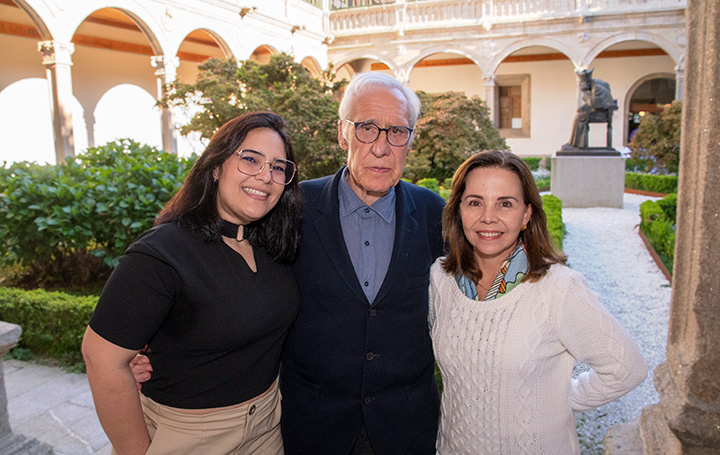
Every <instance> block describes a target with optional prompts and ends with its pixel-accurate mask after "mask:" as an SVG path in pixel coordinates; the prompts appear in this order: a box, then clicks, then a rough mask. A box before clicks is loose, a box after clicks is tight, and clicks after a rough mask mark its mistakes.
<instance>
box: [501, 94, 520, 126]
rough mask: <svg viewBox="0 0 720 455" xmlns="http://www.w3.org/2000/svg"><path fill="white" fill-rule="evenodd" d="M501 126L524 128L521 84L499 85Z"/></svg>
mask: <svg viewBox="0 0 720 455" xmlns="http://www.w3.org/2000/svg"><path fill="white" fill-rule="evenodd" d="M499 92H500V128H522V96H521V94H522V89H521V87H520V86H519V85H510V86H507V87H499Z"/></svg>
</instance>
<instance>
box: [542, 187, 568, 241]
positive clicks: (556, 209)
mask: <svg viewBox="0 0 720 455" xmlns="http://www.w3.org/2000/svg"><path fill="white" fill-rule="evenodd" d="M542 201H543V211H545V216H546V217H547V227H548V232H549V233H550V239H551V240H552V241H553V243H554V244H555V247H556V248H557V249H559V250H560V251H562V249H563V241H564V240H565V223H564V222H563V219H562V201H561V200H560V199H559V198H558V197H557V196H553V195H552V194H545V195H543V196H542Z"/></svg>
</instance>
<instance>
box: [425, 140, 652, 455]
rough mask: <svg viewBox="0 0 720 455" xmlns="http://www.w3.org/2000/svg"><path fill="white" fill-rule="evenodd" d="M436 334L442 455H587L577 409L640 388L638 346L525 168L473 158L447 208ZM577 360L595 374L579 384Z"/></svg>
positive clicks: (501, 158) (434, 290)
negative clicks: (573, 253)
mask: <svg viewBox="0 0 720 455" xmlns="http://www.w3.org/2000/svg"><path fill="white" fill-rule="evenodd" d="M443 236H444V239H445V241H446V242H447V245H448V255H447V256H446V257H444V258H440V259H438V260H437V261H436V262H435V264H434V265H433V266H432V269H431V278H430V329H431V334H432V338H433V344H434V349H435V357H436V359H437V363H438V365H439V366H440V370H441V372H442V377H443V384H444V391H443V396H442V417H441V423H440V433H439V435H438V452H439V453H440V455H460V454H472V455H478V454H491V455H500V454H538V455H540V454H543V455H545V454H547V455H564V454H579V453H580V450H579V446H578V439H577V434H576V432H575V422H574V419H573V411H584V410H587V409H590V408H593V407H596V406H600V405H602V404H605V403H607V402H609V401H611V400H614V399H616V398H618V397H620V396H622V395H624V394H626V393H627V392H629V391H630V390H632V389H633V388H635V387H636V386H637V385H638V384H640V383H641V382H642V381H643V380H644V379H645V377H646V375H647V367H646V366H645V363H644V361H643V359H642V356H641V355H640V353H639V352H638V349H637V347H636V346H635V344H634V343H633V341H632V340H631V339H630V338H629V337H628V335H627V334H626V333H625V332H624V331H623V329H622V328H621V327H620V325H619V324H618V323H617V321H615V319H614V318H613V317H612V316H611V315H610V314H609V313H608V312H607V311H606V310H605V308H604V307H603V305H602V303H600V299H599V298H598V296H597V295H596V294H594V293H593V292H591V291H590V290H589V289H588V288H587V285H586V283H585V280H584V279H583V277H582V276H581V275H580V274H578V273H576V272H574V271H572V270H571V269H569V268H568V267H566V266H565V265H564V263H565V260H566V257H565V256H564V255H563V254H562V253H560V252H558V251H556V250H555V249H554V247H553V246H552V243H551V241H550V236H549V234H548V231H547V226H546V218H545V213H544V212H543V210H542V199H541V198H540V195H539V194H538V191H537V187H536V185H535V182H534V180H533V177H532V174H531V172H530V170H529V169H528V167H527V165H526V164H525V163H524V162H523V161H522V160H521V159H520V158H518V157H517V156H516V155H513V154H512V153H509V152H501V151H489V152H483V153H479V154H477V155H474V156H472V157H471V158H469V159H468V160H467V161H466V162H465V163H463V164H462V165H461V166H460V168H459V169H458V170H457V172H456V173H455V175H454V177H453V184H452V195H451V197H450V199H449V201H448V203H447V206H446V207H445V211H444V213H443ZM575 360H578V361H580V362H583V363H586V364H587V365H589V366H590V371H588V372H585V373H582V374H581V375H580V376H579V377H578V378H577V379H572V377H571V375H572V370H573V365H574V363H575Z"/></svg>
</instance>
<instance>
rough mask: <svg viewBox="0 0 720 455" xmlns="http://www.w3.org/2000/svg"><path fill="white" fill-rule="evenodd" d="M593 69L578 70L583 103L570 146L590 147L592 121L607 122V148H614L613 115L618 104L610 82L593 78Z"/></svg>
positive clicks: (575, 122)
mask: <svg viewBox="0 0 720 455" xmlns="http://www.w3.org/2000/svg"><path fill="white" fill-rule="evenodd" d="M592 73H593V70H592V69H589V70H582V71H577V72H576V74H577V75H578V79H579V85H580V90H581V92H582V100H583V105H582V106H580V107H579V108H578V110H577V114H576V115H575V120H574V121H573V129H572V133H571V134H570V141H569V142H568V144H567V145H568V146H570V147H574V148H581V149H586V148H588V132H589V129H590V123H607V125H608V126H607V148H608V149H612V115H613V112H614V111H615V109H617V108H618V107H617V104H616V103H615V100H613V97H612V94H611V93H610V84H608V83H607V82H605V81H602V80H600V79H593V78H592Z"/></svg>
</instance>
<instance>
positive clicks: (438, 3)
mask: <svg viewBox="0 0 720 455" xmlns="http://www.w3.org/2000/svg"><path fill="white" fill-rule="evenodd" d="M331 1H332V0H331ZM377 3H379V2H373V1H360V2H358V1H356V2H351V3H346V4H348V5H350V4H352V5H354V6H343V7H341V8H340V9H333V10H332V11H331V13H330V18H329V20H330V32H331V33H332V34H333V35H335V36H344V35H345V36H347V35H356V34H365V33H387V32H399V33H400V34H402V33H403V32H404V31H405V30H422V29H432V28H442V27H462V26H468V25H478V24H479V25H483V26H485V27H486V28H488V29H489V28H491V27H492V25H493V24H499V23H512V22H527V21H535V20H546V19H555V18H558V19H559V18H567V17H584V16H596V15H605V14H616V13H635V12H653V11H661V10H672V9H684V8H686V6H687V0H653V1H652V2H648V1H647V0H395V1H393V2H389V1H387V0H383V3H381V4H377ZM357 5H360V6H357ZM365 5H367V6H365ZM336 8H337V7H336Z"/></svg>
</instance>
